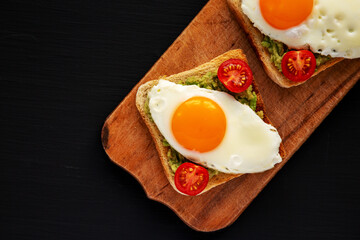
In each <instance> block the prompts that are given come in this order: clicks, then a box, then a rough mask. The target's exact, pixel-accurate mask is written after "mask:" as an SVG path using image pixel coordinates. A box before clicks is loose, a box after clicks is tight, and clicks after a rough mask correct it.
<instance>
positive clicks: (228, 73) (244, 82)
mask: <svg viewBox="0 0 360 240" xmlns="http://www.w3.org/2000/svg"><path fill="white" fill-rule="evenodd" d="M217 75H218V78H219V80H220V82H222V84H224V86H225V87H226V88H227V89H228V90H229V91H231V92H234V93H240V92H243V91H245V90H246V89H247V88H248V87H249V86H250V85H251V83H252V81H253V74H252V72H251V69H250V67H249V65H248V64H247V63H246V62H244V61H243V60H240V59H229V60H227V61H225V62H223V63H222V64H221V65H220V67H219V69H218V72H217Z"/></svg>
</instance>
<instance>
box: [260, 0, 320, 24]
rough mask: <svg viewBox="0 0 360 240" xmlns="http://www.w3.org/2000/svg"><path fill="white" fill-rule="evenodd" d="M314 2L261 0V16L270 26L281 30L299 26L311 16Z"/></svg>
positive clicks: (307, 0)
mask: <svg viewBox="0 0 360 240" xmlns="http://www.w3.org/2000/svg"><path fill="white" fill-rule="evenodd" d="M313 6H314V1H313V0H260V10H261V14H262V16H263V17H264V19H265V20H266V22H267V23H268V24H270V25H271V26H272V27H274V28H276V29H280V30H284V29H288V28H291V27H295V26H298V25H299V24H300V23H302V22H303V21H305V19H306V18H307V17H308V16H309V15H310V14H311V12H312V9H313Z"/></svg>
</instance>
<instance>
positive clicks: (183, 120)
mask: <svg viewBox="0 0 360 240" xmlns="http://www.w3.org/2000/svg"><path fill="white" fill-rule="evenodd" d="M171 128H172V132H173V135H174V137H175V139H176V141H177V142H178V143H179V144H180V145H182V146H183V147H184V148H186V149H188V150H194V151H198V152H208V151H210V150H212V149H214V148H216V147H217V146H218V145H219V144H220V143H221V141H222V139H223V138H224V135H225V130H226V117H225V113H224V111H223V110H222V109H221V107H220V106H219V105H218V104H217V103H216V102H214V101H213V100H211V99H209V98H206V97H192V98H190V99H188V100H187V101H185V102H183V103H182V104H181V105H180V106H179V107H178V108H177V109H176V111H175V113H174V115H173V117H172V123H171Z"/></svg>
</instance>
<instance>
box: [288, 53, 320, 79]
mask: <svg viewBox="0 0 360 240" xmlns="http://www.w3.org/2000/svg"><path fill="white" fill-rule="evenodd" d="M315 68H316V59H315V56H314V54H313V53H312V52H310V51H308V50H300V51H290V52H287V53H286V54H285V55H284V57H283V59H282V60H281V69H282V72H283V74H284V75H285V77H287V78H288V79H290V80H291V81H294V82H303V81H306V80H308V79H309V78H310V77H311V76H312V75H313V74H314V72H315Z"/></svg>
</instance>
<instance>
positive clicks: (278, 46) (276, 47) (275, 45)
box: [261, 36, 331, 72]
mask: <svg viewBox="0 0 360 240" xmlns="http://www.w3.org/2000/svg"><path fill="white" fill-rule="evenodd" d="M261 45H262V46H263V47H266V48H267V49H268V51H269V53H270V55H271V62H273V63H274V65H275V67H276V68H277V69H278V70H279V72H282V69H281V60H282V58H283V56H284V55H285V53H287V52H288V51H290V50H289V49H288V47H287V46H286V45H285V44H283V43H281V42H278V41H276V40H273V39H271V38H270V37H268V36H265V37H264V40H263V41H262V42H261ZM314 55H315V59H316V67H317V68H318V67H319V66H320V65H321V64H324V63H325V62H327V61H329V60H330V58H331V57H330V56H323V55H321V54H318V53H314ZM315 71H316V70H315Z"/></svg>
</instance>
